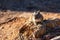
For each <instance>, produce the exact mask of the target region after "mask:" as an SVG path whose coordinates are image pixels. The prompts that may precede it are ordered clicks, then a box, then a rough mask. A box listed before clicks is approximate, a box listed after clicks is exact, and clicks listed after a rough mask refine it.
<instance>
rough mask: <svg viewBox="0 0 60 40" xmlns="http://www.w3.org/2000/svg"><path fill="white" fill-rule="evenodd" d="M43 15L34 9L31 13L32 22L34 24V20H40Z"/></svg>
mask: <svg viewBox="0 0 60 40" xmlns="http://www.w3.org/2000/svg"><path fill="white" fill-rule="evenodd" d="M42 21H43V16H42V15H41V14H40V11H35V12H34V13H33V23H34V24H35V25H36V22H42Z"/></svg>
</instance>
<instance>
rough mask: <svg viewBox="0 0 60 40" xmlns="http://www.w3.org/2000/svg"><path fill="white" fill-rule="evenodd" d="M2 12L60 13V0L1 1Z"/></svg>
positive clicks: (0, 8)
mask: <svg viewBox="0 0 60 40" xmlns="http://www.w3.org/2000/svg"><path fill="white" fill-rule="evenodd" d="M0 10H12V11H34V10H41V11H43V12H57V13H58V12H60V0H0Z"/></svg>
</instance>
